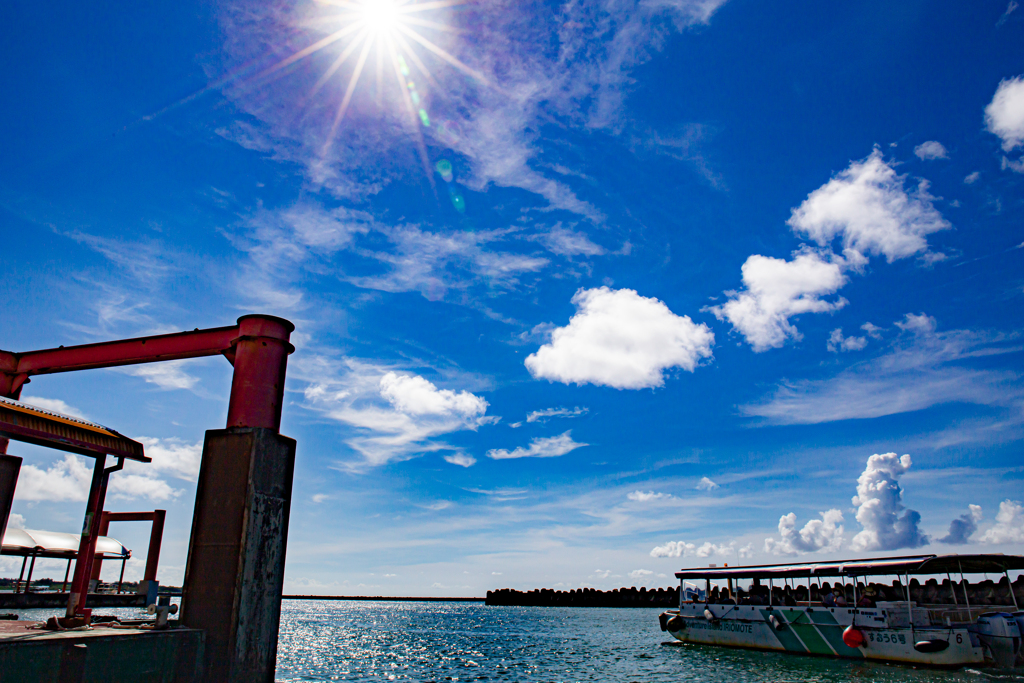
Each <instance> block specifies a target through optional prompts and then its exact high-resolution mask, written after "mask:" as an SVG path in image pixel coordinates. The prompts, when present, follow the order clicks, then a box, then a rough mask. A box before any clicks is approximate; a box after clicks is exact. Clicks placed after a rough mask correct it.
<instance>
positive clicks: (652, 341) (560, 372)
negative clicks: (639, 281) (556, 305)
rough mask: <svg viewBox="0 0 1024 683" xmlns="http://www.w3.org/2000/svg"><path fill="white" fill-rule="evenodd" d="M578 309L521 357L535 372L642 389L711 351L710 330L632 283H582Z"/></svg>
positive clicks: (566, 380) (571, 381) (539, 375)
mask: <svg viewBox="0 0 1024 683" xmlns="http://www.w3.org/2000/svg"><path fill="white" fill-rule="evenodd" d="M572 303H574V304H575V305H576V308H577V312H576V315H574V316H573V317H572V318H571V319H570V320H569V324H568V325H566V326H565V327H559V328H557V329H555V330H554V331H553V332H552V333H551V341H550V342H549V343H547V344H544V345H543V346H541V347H540V348H539V349H538V350H537V352H536V353H533V354H531V355H530V356H529V357H528V358H527V359H526V367H527V369H528V370H529V371H530V374H532V375H533V376H534V377H537V378H543V379H549V380H555V381H557V382H563V383H565V384H587V383H590V384H598V385H604V386H609V387H615V388H616V389H644V388H648V387H660V386H662V385H663V384H664V383H665V379H664V376H663V373H664V371H665V370H667V369H669V368H673V367H680V368H683V369H684V370H689V371H690V372H693V370H694V369H695V368H696V367H697V364H698V363H699V362H700V361H701V360H702V359H704V358H710V357H711V347H712V345H713V344H714V343H715V335H714V334H713V333H712V332H711V330H710V329H708V326H707V325H704V324H703V323H702V324H700V325H698V324H696V323H694V322H693V321H692V320H690V318H689V316H685V315H683V316H679V315H676V314H675V313H673V312H672V311H670V310H669V308H668V306H666V305H665V304H664V303H662V302H661V301H659V300H657V299H653V298H648V297H644V296H640V295H639V294H637V293H636V292H635V291H634V290H632V289H618V290H616V289H609V288H608V287H598V288H596V289H581V290H579V291H578V292H576V294H575V296H573V298H572Z"/></svg>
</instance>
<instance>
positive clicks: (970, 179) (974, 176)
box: [964, 171, 981, 185]
mask: <svg viewBox="0 0 1024 683" xmlns="http://www.w3.org/2000/svg"><path fill="white" fill-rule="evenodd" d="M980 177H981V173H980V172H978V171H974V172H973V173H968V174H967V175H966V176H964V185H973V184H974V183H976V182H978V178H980Z"/></svg>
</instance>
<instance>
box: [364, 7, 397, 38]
mask: <svg viewBox="0 0 1024 683" xmlns="http://www.w3.org/2000/svg"><path fill="white" fill-rule="evenodd" d="M360 10H361V13H362V15H363V21H365V22H366V27H367V28H368V29H369V30H370V31H372V32H373V33H377V34H380V33H387V32H390V31H391V30H393V29H394V28H395V27H397V26H398V22H399V21H400V19H399V12H398V5H397V3H396V2H395V1H394V0H363V2H362V5H361V7H360Z"/></svg>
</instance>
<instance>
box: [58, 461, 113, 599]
mask: <svg viewBox="0 0 1024 683" xmlns="http://www.w3.org/2000/svg"><path fill="white" fill-rule="evenodd" d="M106 460H107V458H106V456H104V455H101V456H100V457H98V458H96V464H95V466H94V469H93V471H92V485H91V486H90V487H89V500H88V502H87V503H86V507H85V522H84V523H83V524H82V539H81V541H79V543H78V557H77V558H76V559H75V575H74V578H72V579H71V594H70V595H69V596H68V609H67V612H66V613H65V615H64V616H65V617H67V618H68V619H70V618H71V617H74V616H80V617H88V616H89V615H90V613H91V610H89V609H86V608H85V607H84V605H85V598H86V596H87V595H88V594H89V579H91V578H92V560H93V555H95V554H96V538H97V536H99V530H100V518H101V517H102V512H103V501H104V499H105V498H106V495H105V494H106V483H107V478H106V476H105V475H106V472H105V471H104V466H105V465H106Z"/></svg>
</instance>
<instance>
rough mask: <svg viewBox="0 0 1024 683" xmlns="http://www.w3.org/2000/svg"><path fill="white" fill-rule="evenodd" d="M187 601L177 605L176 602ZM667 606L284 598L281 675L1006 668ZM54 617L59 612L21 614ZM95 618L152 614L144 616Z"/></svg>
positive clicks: (818, 680) (932, 673)
mask: <svg viewBox="0 0 1024 683" xmlns="http://www.w3.org/2000/svg"><path fill="white" fill-rule="evenodd" d="M177 601H178V599H177V598H175V600H174V602H177ZM661 611H662V610H661V609H644V608H629V609H606V608H596V607H576V608H572V607H488V606H485V605H483V604H480V603H457V602H384V601H382V602H361V601H327V600H324V601H319V600H285V601H284V603H283V604H282V609H281V632H280V639H279V642H278V655H277V680H278V681H281V682H282V683H298V682H299V681H416V682H423V683H426V682H428V681H438V682H440V681H517V682H518V681H522V682H523V683H548V682H551V683H556V682H557V683H563V682H564V683H569V682H576V681H581V682H582V681H596V682H599V683H601V682H615V683H633V682H636V683H661V682H664V683H685V682H688V681H693V682H694V683H754V682H758V683H760V682H762V681H763V682H765V683H790V682H792V683H805V682H806V683H831V682H835V683H846V682H847V681H857V682H858V683H875V682H878V683H904V682H906V683H925V682H931V681H935V682H939V683H954V682H958V681H965V682H969V683H987V682H988V681H994V680H1001V681H1007V682H1008V683H1014V682H1019V681H1024V677H1021V676H1016V675H1014V674H1012V673H1009V672H1006V671H998V670H986V671H980V670H977V669H960V670H957V671H941V670H935V669H915V668H913V667H910V666H905V665H899V664H876V663H868V662H863V661H856V660H848V659H829V658H823V657H809V656H801V655H793V654H786V653H773V652H754V651H746V650H735V649H729V648H721V647H713V646H705V645H683V644H681V643H678V642H676V641H675V640H674V639H673V638H672V637H671V636H669V635H668V634H667V633H664V632H662V631H661V629H660V628H659V627H658V614H659V613H660V612H661ZM19 612H20V615H21V618H22V619H45V618H46V617H47V616H51V615H53V614H54V610H52V609H49V610H20V611H19ZM96 613H97V614H115V615H117V616H120V617H122V618H145V617H146V614H145V611H143V610H138V609H124V608H122V609H108V608H98V609H97V610H96Z"/></svg>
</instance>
